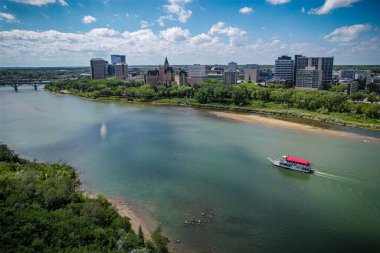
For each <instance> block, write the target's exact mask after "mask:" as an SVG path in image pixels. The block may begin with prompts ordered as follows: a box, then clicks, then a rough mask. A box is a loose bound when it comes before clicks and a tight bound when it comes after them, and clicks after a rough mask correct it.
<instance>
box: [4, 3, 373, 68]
mask: <svg viewBox="0 0 380 253" xmlns="http://www.w3.org/2000/svg"><path fill="white" fill-rule="evenodd" d="M379 9H380V1H378V0H313V1H309V0H256V1H247V0H236V1H216V0H214V1H213V0H212V1H209V0H155V1H151V0H140V1H134V0H96V1H93V0H92V1H90V0H38V1H35V0H4V1H2V4H1V5H0V26H1V30H0V54H1V55H2V57H1V58H0V65H1V66H9V65H12V66H15V67H18V66H19V67H23V66H30V67H37V66H74V65H76V66H77V65H80V66H84V65H87V64H88V63H89V60H90V59H91V58H96V57H99V58H103V59H106V60H108V59H109V55H111V54H123V55H126V59H127V63H128V64H129V65H150V64H151V63H153V65H157V64H161V62H163V60H164V59H165V56H167V57H168V59H169V63H177V64H181V65H185V64H184V63H189V62H191V63H202V64H208V65H211V64H214V63H215V62H222V63H226V64H227V63H228V62H230V61H235V62H237V63H240V64H246V63H252V62H254V63H257V64H260V65H264V64H263V63H266V64H270V65H273V64H274V61H275V59H277V57H279V56H281V55H290V56H294V55H295V54H302V55H305V56H309V57H312V56H316V57H326V56H334V61H335V63H336V64H341V65H343V64H345V65H346V64H350V65H376V64H380V19H379V17H378V14H377V11H376V10H379Z"/></svg>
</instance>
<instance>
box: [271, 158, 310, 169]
mask: <svg viewBox="0 0 380 253" xmlns="http://www.w3.org/2000/svg"><path fill="white" fill-rule="evenodd" d="M268 160H269V161H271V162H272V164H273V165H274V166H277V167H280V168H284V169H288V170H295V171H299V172H303V173H312V172H313V170H312V169H311V164H310V161H309V160H306V159H302V158H298V157H294V156H290V155H284V156H282V157H281V158H279V159H276V160H273V159H272V158H270V157H268Z"/></svg>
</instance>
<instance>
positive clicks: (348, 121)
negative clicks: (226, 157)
mask: <svg viewBox="0 0 380 253" xmlns="http://www.w3.org/2000/svg"><path fill="white" fill-rule="evenodd" d="M48 91H49V92H52V93H55V94H63V95H73V96H77V97H81V98H83V99H88V100H94V101H102V102H119V103H137V104H148V105H158V106H159V105H168V106H188V107H193V108H199V109H205V110H218V111H225V112H238V113H257V114H263V115H274V116H280V117H287V118H289V120H291V119H292V118H297V119H306V120H310V121H315V122H323V123H327V124H333V125H338V126H347V127H353V128H361V129H369V130H380V121H379V120H378V119H370V118H358V117H354V116H353V115H351V114H349V113H336V112H335V113H319V112H316V111H307V110H301V109H296V108H287V107H284V105H282V104H276V103H263V102H262V103H260V101H258V103H253V104H252V105H247V106H237V105H228V104H215V103H210V104H202V103H199V102H198V101H196V100H195V99H192V98H163V99H157V100H144V99H138V98H125V97H118V96H104V97H97V98H92V97H89V96H88V94H87V93H81V92H70V91H68V90H60V91H56V92H55V91H52V90H48Z"/></svg>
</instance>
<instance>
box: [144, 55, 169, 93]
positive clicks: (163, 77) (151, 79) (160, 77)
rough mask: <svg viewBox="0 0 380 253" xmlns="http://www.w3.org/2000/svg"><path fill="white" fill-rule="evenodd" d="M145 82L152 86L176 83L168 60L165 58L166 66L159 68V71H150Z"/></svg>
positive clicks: (145, 77)
mask: <svg viewBox="0 0 380 253" xmlns="http://www.w3.org/2000/svg"><path fill="white" fill-rule="evenodd" d="M144 82H145V84H150V85H152V86H154V85H157V84H159V83H165V84H171V83H172V82H174V71H173V68H172V67H170V66H169V62H168V58H165V63H164V65H160V66H158V70H157V69H155V70H148V72H147V73H146V75H145V76H144Z"/></svg>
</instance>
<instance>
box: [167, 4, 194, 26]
mask: <svg viewBox="0 0 380 253" xmlns="http://www.w3.org/2000/svg"><path fill="white" fill-rule="evenodd" d="M190 2H192V0H168V4H166V5H164V9H165V11H166V12H168V13H170V14H175V15H177V17H178V21H179V22H181V23H186V22H187V20H188V19H189V18H190V17H191V15H192V13H193V12H192V11H191V10H187V9H186V8H185V5H186V4H187V3H190Z"/></svg>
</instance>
